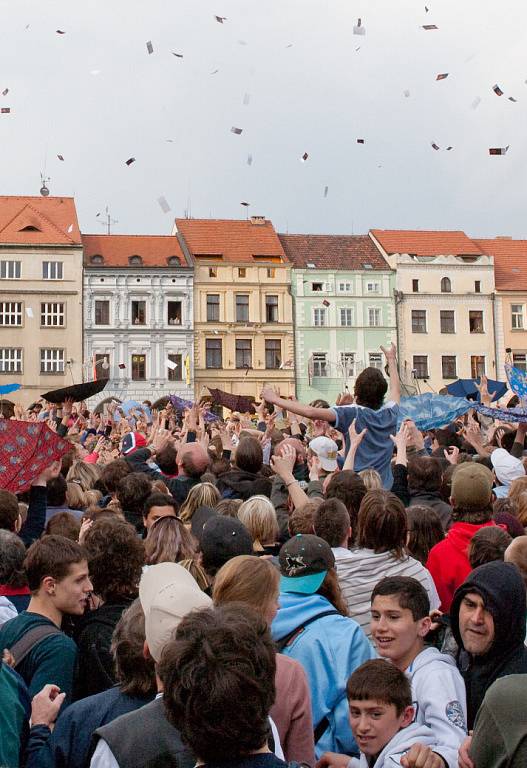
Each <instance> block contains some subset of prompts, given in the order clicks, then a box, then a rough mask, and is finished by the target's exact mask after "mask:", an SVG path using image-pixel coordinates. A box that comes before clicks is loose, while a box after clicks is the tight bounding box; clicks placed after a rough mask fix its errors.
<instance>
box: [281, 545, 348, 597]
mask: <svg viewBox="0 0 527 768" xmlns="http://www.w3.org/2000/svg"><path fill="white" fill-rule="evenodd" d="M278 559H279V563H280V573H281V574H282V578H281V579H280V589H281V590H282V592H297V593H298V592H299V593H301V594H304V595H312V594H314V593H315V592H316V591H317V589H318V588H319V587H320V585H321V584H322V582H323V581H324V579H325V577H326V573H327V572H328V571H329V569H330V568H333V567H334V565H335V556H334V554H333V552H332V551H331V547H330V546H329V544H328V543H327V542H326V541H324V539H321V538H319V537H318V536H313V535H312V534H310V533H299V534H297V535H296V536H293V538H292V539H289V541H286V543H285V544H284V546H283V547H282V549H281V550H280V554H279V556H278Z"/></svg>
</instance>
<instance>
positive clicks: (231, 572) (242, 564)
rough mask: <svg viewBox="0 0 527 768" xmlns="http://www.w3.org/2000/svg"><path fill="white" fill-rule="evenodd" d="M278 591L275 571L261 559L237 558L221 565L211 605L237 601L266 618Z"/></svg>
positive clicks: (244, 556) (253, 557)
mask: <svg viewBox="0 0 527 768" xmlns="http://www.w3.org/2000/svg"><path fill="white" fill-rule="evenodd" d="M279 591H280V574H279V573H278V570H277V569H276V568H275V567H274V565H272V563H270V562H269V560H265V559H264V558H261V557H255V556H254V555H238V557H233V558H232V559H231V560H228V561H227V562H226V563H225V565H223V566H222V567H221V568H220V570H219V571H218V573H217V574H216V578H215V580H214V586H213V588H212V600H213V602H214V605H224V604H225V603H232V602H239V603H245V604H246V605H250V606H251V607H252V608H254V609H255V610H256V611H257V612H258V613H259V614H260V615H262V616H265V613H266V611H267V609H268V607H269V605H270V604H271V603H272V602H273V601H274V600H276V599H277V597H278V594H279Z"/></svg>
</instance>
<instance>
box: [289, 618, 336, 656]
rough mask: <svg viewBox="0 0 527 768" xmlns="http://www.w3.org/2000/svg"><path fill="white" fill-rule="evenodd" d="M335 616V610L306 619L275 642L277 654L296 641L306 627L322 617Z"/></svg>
mask: <svg viewBox="0 0 527 768" xmlns="http://www.w3.org/2000/svg"><path fill="white" fill-rule="evenodd" d="M335 614H338V611H337V610H335V609H332V610H331V611H323V612H322V613H317V614H315V615H314V616H311V618H309V619H306V621H304V622H303V623H302V624H300V625H299V626H298V627H295V628H294V629H293V630H291V632H288V634H287V635H286V636H285V637H282V638H280V640H277V641H276V642H275V645H276V648H277V651H278V653H281V652H282V651H283V650H284V648H286V647H287V646H288V645H291V643H292V642H293V640H295V639H296V637H297V636H298V635H299V634H300V633H301V632H303V631H304V629H305V628H306V627H308V626H309V625H310V624H313V622H314V621H317V619H321V618H322V617H323V616H334V615H335Z"/></svg>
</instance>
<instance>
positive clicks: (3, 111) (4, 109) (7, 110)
mask: <svg viewBox="0 0 527 768" xmlns="http://www.w3.org/2000/svg"><path fill="white" fill-rule="evenodd" d="M10 112H11V107H2V109H0V114H2V115H9V113H10Z"/></svg>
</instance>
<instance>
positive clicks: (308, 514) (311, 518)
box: [287, 497, 323, 536]
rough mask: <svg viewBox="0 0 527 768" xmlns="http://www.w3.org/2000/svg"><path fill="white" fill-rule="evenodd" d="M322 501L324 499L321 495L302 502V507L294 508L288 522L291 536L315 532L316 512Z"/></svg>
mask: <svg viewBox="0 0 527 768" xmlns="http://www.w3.org/2000/svg"><path fill="white" fill-rule="evenodd" d="M322 502H323V499H321V498H320V497H314V498H312V499H309V501H306V502H305V504H301V506H300V507H295V508H294V509H293V511H292V512H291V514H290V515H289V521H288V523H287V529H288V531H289V535H290V536H296V535H297V533H313V525H314V522H315V512H316V511H317V509H318V507H319V506H320V505H321V504H322Z"/></svg>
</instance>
